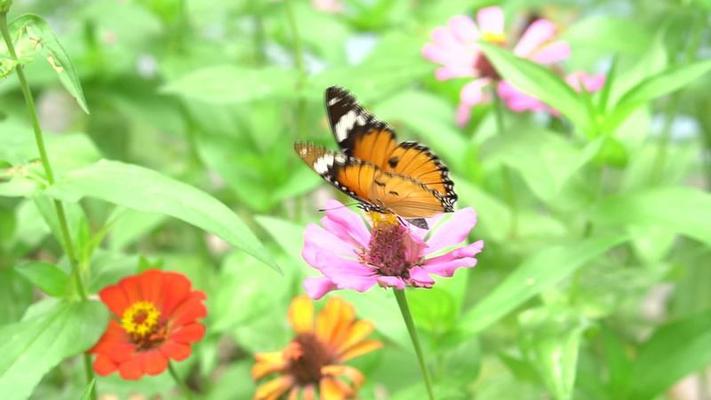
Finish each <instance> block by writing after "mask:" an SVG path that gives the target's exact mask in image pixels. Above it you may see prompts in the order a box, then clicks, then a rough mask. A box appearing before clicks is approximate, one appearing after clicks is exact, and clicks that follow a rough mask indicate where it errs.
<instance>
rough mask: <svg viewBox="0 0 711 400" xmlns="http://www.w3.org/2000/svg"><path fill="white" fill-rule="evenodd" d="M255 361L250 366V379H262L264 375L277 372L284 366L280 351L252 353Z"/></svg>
mask: <svg viewBox="0 0 711 400" xmlns="http://www.w3.org/2000/svg"><path fill="white" fill-rule="evenodd" d="M254 358H255V360H256V361H255V363H254V366H252V379H254V380H255V381H256V380H257V379H262V378H264V377H265V376H267V375H269V374H271V373H274V372H279V371H281V370H282V369H284V368H286V361H284V357H283V356H282V354H281V352H278V351H274V352H271V353H257V354H255V355H254Z"/></svg>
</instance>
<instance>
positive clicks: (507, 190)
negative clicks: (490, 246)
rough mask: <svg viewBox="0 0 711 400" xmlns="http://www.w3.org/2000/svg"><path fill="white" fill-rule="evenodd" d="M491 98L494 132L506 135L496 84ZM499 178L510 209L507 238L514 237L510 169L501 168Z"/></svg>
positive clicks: (514, 209) (515, 218) (515, 211)
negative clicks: (492, 101) (494, 123)
mask: <svg viewBox="0 0 711 400" xmlns="http://www.w3.org/2000/svg"><path fill="white" fill-rule="evenodd" d="M491 97H492V98H493V99H494V116H495V117H496V130H497V132H498V134H499V135H500V136H502V137H503V136H504V135H506V133H505V127H504V111H503V106H502V104H501V98H500V97H499V93H498V92H497V91H496V84H492V85H491ZM501 178H502V181H503V186H504V197H505V198H506V202H507V203H508V204H509V208H510V209H511V227H510V232H509V236H510V237H512V238H513V237H516V235H517V232H518V204H517V203H516V196H515V194H514V190H513V177H512V176H511V169H510V168H509V167H507V166H505V165H504V166H503V167H502V169H501Z"/></svg>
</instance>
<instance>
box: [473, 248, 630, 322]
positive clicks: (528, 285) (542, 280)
mask: <svg viewBox="0 0 711 400" xmlns="http://www.w3.org/2000/svg"><path fill="white" fill-rule="evenodd" d="M626 239H627V238H626V236H622V235H608V236H600V237H596V238H590V239H586V240H583V241H580V242H573V243H569V244H561V245H557V246H550V247H547V248H544V249H543V250H541V251H540V252H539V253H537V254H534V255H533V256H531V257H530V258H529V259H527V260H526V261H524V262H523V264H521V265H520V266H519V267H518V268H516V270H515V271H513V272H512V273H511V274H509V276H508V277H507V278H506V279H505V280H504V281H503V282H501V283H500V284H499V285H498V286H497V287H495V288H494V289H493V290H492V291H491V293H490V294H489V295H488V296H487V297H485V298H484V299H482V300H481V301H480V302H479V303H477V304H476V305H475V306H474V307H473V308H472V309H470V310H469V311H468V312H466V313H465V314H464V316H463V317H462V319H461V320H460V325H459V329H460V330H461V331H462V332H464V333H466V334H475V333H478V332H481V331H482V330H484V329H486V328H487V327H489V326H490V325H492V324H493V323H495V322H496V321H498V320H499V319H500V318H502V317H504V316H505V315H506V314H508V313H509V312H511V311H512V310H514V309H515V308H516V307H518V306H520V305H521V304H523V303H524V302H525V301H527V300H528V299H530V298H531V297H533V296H535V295H537V294H538V293H541V292H542V291H544V290H547V289H549V288H551V287H553V286H555V285H556V284H557V283H558V282H560V281H562V280H563V279H565V278H566V277H568V276H569V275H570V274H572V273H573V272H575V270H577V269H578V268H580V267H582V266H583V265H585V263H587V262H589V261H590V260H593V259H595V258H596V257H599V256H600V255H601V254H604V253H605V252H606V251H607V250H609V249H610V248H612V247H614V246H616V245H618V244H620V243H622V242H623V241H625V240H626Z"/></svg>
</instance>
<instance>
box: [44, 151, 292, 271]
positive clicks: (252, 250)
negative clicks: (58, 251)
mask: <svg viewBox="0 0 711 400" xmlns="http://www.w3.org/2000/svg"><path fill="white" fill-rule="evenodd" d="M46 193H47V194H48V195H49V196H52V197H54V198H57V199H61V200H64V201H70V202H76V201H79V200H80V199H81V198H83V197H91V198H96V199H100V200H104V201H107V202H109V203H113V204H116V205H119V206H123V207H127V208H131V209H134V210H138V211H143V212H151V213H159V214H165V215H169V216H171V217H174V218H178V219H180V220H182V221H185V222H187V223H189V224H192V225H195V226H197V227H198V228H201V229H203V230H205V231H207V232H211V233H214V234H216V235H217V236H219V237H221V238H222V239H224V240H226V241H227V242H228V243H230V244H231V245H233V246H235V247H237V248H239V249H241V250H244V251H245V252H247V253H248V254H250V255H252V256H254V257H256V258H257V259H259V260H261V261H263V262H264V263H265V264H267V265H269V266H271V267H272V268H274V269H276V270H279V267H278V266H277V264H276V262H275V261H274V259H273V257H271V255H270V254H269V252H268V251H267V250H266V249H265V248H264V247H263V246H262V244H261V243H260V242H259V239H257V237H256V236H255V235H254V233H252V231H251V230H250V229H249V227H248V226H247V224H245V222H244V221H242V219H240V218H239V217H238V216H237V215H236V214H235V213H234V212H232V210H230V209H229V208H227V206H225V205H224V204H223V203H221V202H220V201H219V200H217V199H215V198H214V197H212V196H210V195H209V194H207V193H205V192H203V191H201V190H199V189H196V188H194V187H192V186H190V185H187V184H185V183H182V182H179V181H176V180H174V179H172V178H169V177H167V176H164V175H161V174H160V173H158V172H156V171H153V170H151V169H148V168H144V167H140V166H137V165H131V164H125V163H121V162H117V161H108V160H101V161H99V162H97V163H95V164H92V165H90V166H88V167H85V168H81V169H78V170H74V171H72V172H70V173H67V174H66V176H64V177H63V178H62V179H60V180H59V181H57V183H56V184H55V185H53V186H51V187H49V188H47V190H46Z"/></svg>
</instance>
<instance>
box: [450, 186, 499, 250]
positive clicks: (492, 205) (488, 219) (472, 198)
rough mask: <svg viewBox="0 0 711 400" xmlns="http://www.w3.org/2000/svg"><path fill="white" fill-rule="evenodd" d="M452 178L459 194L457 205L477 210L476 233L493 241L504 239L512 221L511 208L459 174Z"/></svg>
mask: <svg viewBox="0 0 711 400" xmlns="http://www.w3.org/2000/svg"><path fill="white" fill-rule="evenodd" d="M453 180H454V182H456V184H455V189H456V191H457V193H458V194H459V201H458V202H457V204H458V205H459V207H474V209H475V210H476V212H477V217H478V220H479V222H478V223H477V232H479V233H477V235H481V237H485V238H492V239H493V240H495V241H503V240H505V239H506V237H507V236H508V233H509V230H510V227H511V222H512V216H511V209H510V208H509V207H508V206H507V205H506V204H504V203H503V202H502V201H501V200H500V199H499V198H497V197H496V196H493V195H491V194H489V193H487V192H485V191H484V190H482V189H481V188H480V187H479V186H477V185H474V184H472V183H470V181H469V180H467V179H464V178H463V177H459V176H454V177H453Z"/></svg>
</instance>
